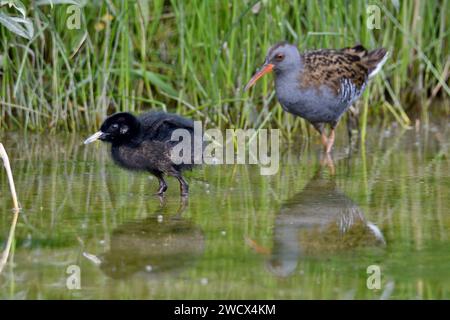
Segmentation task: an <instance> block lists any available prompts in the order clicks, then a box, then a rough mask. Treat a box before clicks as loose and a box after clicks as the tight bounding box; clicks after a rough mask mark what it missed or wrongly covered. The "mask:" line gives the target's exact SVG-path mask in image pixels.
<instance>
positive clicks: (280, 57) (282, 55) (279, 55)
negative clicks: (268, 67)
mask: <svg viewBox="0 0 450 320" xmlns="http://www.w3.org/2000/svg"><path fill="white" fill-rule="evenodd" d="M283 59H284V54H282V53H277V54H276V55H275V60H277V61H282V60H283Z"/></svg>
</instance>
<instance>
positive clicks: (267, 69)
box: [244, 63, 273, 90]
mask: <svg viewBox="0 0 450 320" xmlns="http://www.w3.org/2000/svg"><path fill="white" fill-rule="evenodd" d="M272 69H273V64H271V63H266V64H264V65H263V66H262V68H261V69H260V70H259V71H258V72H257V73H255V74H254V76H253V77H252V78H251V79H250V81H249V82H248V83H247V85H246V86H245V89H244V90H248V88H250V87H251V86H253V85H254V84H255V83H256V81H258V79H259V78H261V77H262V76H263V75H265V74H266V73H268V72H271V71H272Z"/></svg>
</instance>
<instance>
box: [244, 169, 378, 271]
mask: <svg viewBox="0 0 450 320" xmlns="http://www.w3.org/2000/svg"><path fill="white" fill-rule="evenodd" d="M333 176H334V173H332V172H331V175H330V177H324V175H323V173H322V166H321V167H320V168H319V170H318V171H317V172H316V174H315V175H314V177H313V178H312V179H311V180H310V181H309V182H308V183H307V185H306V186H305V187H304V189H303V190H302V191H301V192H299V193H297V194H296V195H295V196H293V197H292V198H290V199H289V200H287V201H286V202H285V203H284V204H283V205H282V207H281V209H280V212H279V214H278V215H277V217H276V220H275V226H274V239H273V248H272V250H269V249H267V248H264V247H261V246H259V245H258V244H257V243H256V242H254V241H253V240H251V239H247V243H248V245H249V246H250V247H252V248H253V249H254V250H255V251H256V252H259V253H262V254H265V255H268V256H269V259H268V263H267V267H268V270H269V271H270V272H271V273H273V274H275V275H277V276H281V277H287V276H289V275H291V274H292V273H293V272H294V271H295V269H296V268H297V264H298V261H299V259H300V258H301V257H311V256H316V255H323V254H329V253H336V252H343V251H350V250H354V249H357V248H362V247H370V246H384V245H385V240H384V237H383V234H382V233H381V231H380V229H379V228H378V227H377V226H376V225H374V224H373V223H371V222H370V221H367V220H366V219H365V217H364V214H363V212H362V211H361V209H360V208H359V207H358V206H357V205H356V204H355V203H354V202H353V201H352V200H351V199H350V198H349V197H348V196H347V195H346V194H345V193H343V192H342V191H340V190H339V189H338V187H337V185H336V182H335V179H334V177H333Z"/></svg>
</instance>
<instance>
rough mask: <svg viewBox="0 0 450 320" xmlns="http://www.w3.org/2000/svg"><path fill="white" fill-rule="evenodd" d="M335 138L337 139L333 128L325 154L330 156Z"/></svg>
mask: <svg viewBox="0 0 450 320" xmlns="http://www.w3.org/2000/svg"><path fill="white" fill-rule="evenodd" d="M334 137H335V133H334V128H331V130H330V135H329V136H328V139H327V144H326V147H325V152H326V153H327V154H329V153H330V152H331V149H332V148H333V144H334Z"/></svg>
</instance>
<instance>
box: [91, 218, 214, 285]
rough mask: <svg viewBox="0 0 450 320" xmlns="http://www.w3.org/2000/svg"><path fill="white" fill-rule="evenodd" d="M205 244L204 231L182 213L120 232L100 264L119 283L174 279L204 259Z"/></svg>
mask: <svg viewBox="0 0 450 320" xmlns="http://www.w3.org/2000/svg"><path fill="white" fill-rule="evenodd" d="M204 241H205V239H204V235H203V232H202V231H201V229H200V228H199V227H197V226H195V225H194V224H193V223H192V222H190V221H188V220H186V219H183V218H182V217H181V214H180V213H178V214H176V215H172V216H167V215H164V216H163V215H156V216H152V217H148V218H146V219H143V220H136V221H131V222H128V223H125V224H123V225H121V226H119V227H118V228H116V229H115V230H114V231H113V232H112V234H111V240H110V249H109V251H108V252H106V253H105V254H103V255H102V256H100V257H99V258H98V260H99V262H98V264H99V265H100V268H101V270H102V271H103V272H104V273H105V274H106V275H108V276H110V277H111V278H115V279H121V278H127V277H129V276H131V275H133V274H137V273H145V274H148V275H150V276H151V275H158V276H161V275H174V274H177V273H179V272H181V271H183V270H185V269H186V268H188V267H189V266H192V265H193V264H194V263H195V262H196V261H197V260H198V259H199V258H200V256H201V255H202V254H203V251H204ZM85 256H86V255H85Z"/></svg>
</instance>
